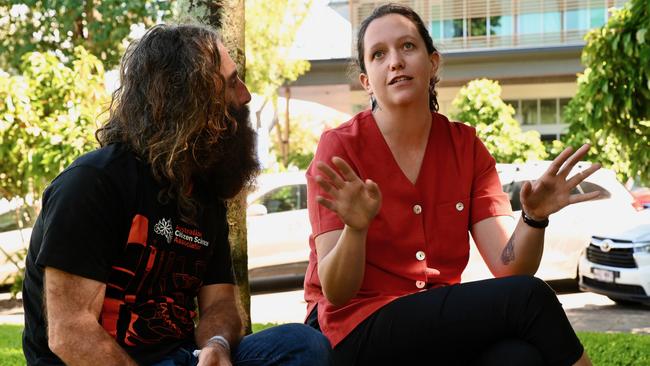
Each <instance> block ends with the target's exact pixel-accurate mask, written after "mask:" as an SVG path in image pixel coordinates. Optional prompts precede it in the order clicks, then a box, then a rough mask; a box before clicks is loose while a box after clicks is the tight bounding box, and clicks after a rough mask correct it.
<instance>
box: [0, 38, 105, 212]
mask: <svg viewBox="0 0 650 366" xmlns="http://www.w3.org/2000/svg"><path fill="white" fill-rule="evenodd" d="M72 58H73V59H72V61H71V63H70V65H65V64H63V63H62V62H61V61H60V60H59V59H58V58H57V56H56V55H55V54H54V53H53V52H46V53H40V52H30V53H27V54H25V55H24V56H23V59H22V64H21V70H20V71H21V73H22V75H16V76H10V75H9V74H7V73H0V178H1V179H0V197H4V198H7V199H11V198H14V197H23V198H28V199H31V200H36V199H37V197H40V194H41V192H42V191H43V190H44V188H45V187H46V185H47V184H49V182H50V181H51V180H52V179H54V177H56V175H58V174H59V172H61V170H63V168H65V167H66V166H67V165H69V164H70V163H71V162H72V161H73V160H74V159H75V158H77V157H78V156H79V155H81V154H82V153H84V152H86V151H89V150H91V149H92V148H93V147H95V146H96V143H95V139H94V136H93V134H94V131H95V130H96V128H97V125H96V123H95V121H96V119H97V117H98V116H99V115H100V114H101V113H102V111H103V110H104V109H105V108H106V107H107V103H108V95H107V93H106V92H105V87H104V67H103V66H102V63H101V61H99V60H98V59H97V58H96V57H95V56H93V55H91V54H90V53H88V51H86V50H85V49H84V48H83V47H81V46H79V47H76V48H75V50H74V52H73V54H72Z"/></svg>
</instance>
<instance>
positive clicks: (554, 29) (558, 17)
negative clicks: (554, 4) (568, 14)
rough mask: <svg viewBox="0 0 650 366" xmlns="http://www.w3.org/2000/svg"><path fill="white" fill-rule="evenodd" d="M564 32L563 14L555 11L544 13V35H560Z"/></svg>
mask: <svg viewBox="0 0 650 366" xmlns="http://www.w3.org/2000/svg"><path fill="white" fill-rule="evenodd" d="M561 31H562V14H560V12H558V11H555V12H551V13H544V33H559V32H561Z"/></svg>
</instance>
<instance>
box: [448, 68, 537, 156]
mask: <svg viewBox="0 0 650 366" xmlns="http://www.w3.org/2000/svg"><path fill="white" fill-rule="evenodd" d="M452 105H453V107H454V110H453V111H452V113H451V114H450V116H451V118H453V119H456V120H458V121H463V122H465V123H467V124H469V125H471V126H474V127H475V128H476V134H477V135H478V137H479V138H480V139H481V141H483V143H484V144H485V146H486V147H487V149H488V151H490V153H491V154H492V156H494V158H495V159H496V161H497V162H499V163H513V162H525V161H527V160H541V159H544V158H546V156H547V154H546V151H545V149H544V145H543V144H542V142H541V141H540V135H539V132H537V131H528V132H522V131H521V128H520V127H519V123H518V122H517V121H516V120H515V119H514V118H513V117H512V116H513V115H514V112H515V111H514V109H513V108H512V107H511V106H509V105H508V104H506V103H505V102H504V101H503V100H502V99H501V86H499V83H497V82H496V81H492V80H488V79H480V80H478V79H477V80H472V81H470V82H469V83H468V84H467V85H466V86H464V87H463V88H461V90H460V91H459V92H458V95H456V98H454V100H453V102H452Z"/></svg>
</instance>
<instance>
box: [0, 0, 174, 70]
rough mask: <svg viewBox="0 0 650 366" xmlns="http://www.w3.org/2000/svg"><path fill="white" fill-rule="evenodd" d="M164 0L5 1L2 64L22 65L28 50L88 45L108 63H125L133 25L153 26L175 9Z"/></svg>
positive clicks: (0, 9)
mask: <svg viewBox="0 0 650 366" xmlns="http://www.w3.org/2000/svg"><path fill="white" fill-rule="evenodd" d="M169 6H170V2H169V1H160V0H136V1H123V0H101V1H97V0H82V1H80V0H59V1H54V2H53V1H27V0H9V1H3V2H2V4H1V5H0V14H3V15H2V16H0V67H4V68H5V69H9V68H13V69H18V68H19V66H20V62H21V60H22V56H23V55H24V54H26V53H28V52H32V51H39V52H46V51H54V52H57V53H59V55H60V56H66V57H73V56H74V50H75V47H77V46H83V47H85V48H86V50H88V52H90V53H91V54H93V55H95V56H96V57H98V58H99V59H100V60H102V61H103V63H104V64H105V65H106V67H107V68H112V67H113V66H116V65H118V64H119V61H120V57H121V56H122V52H123V49H124V46H125V39H126V38H127V37H128V35H129V33H130V32H131V28H132V27H133V26H137V25H139V24H143V25H144V26H146V27H148V26H151V25H153V24H155V23H156V22H157V21H158V20H159V19H161V18H164V17H165V16H166V15H168V14H169Z"/></svg>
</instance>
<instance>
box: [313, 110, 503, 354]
mask: <svg viewBox="0 0 650 366" xmlns="http://www.w3.org/2000/svg"><path fill="white" fill-rule="evenodd" d="M332 156H339V157H341V158H343V159H344V160H345V161H347V162H348V164H350V166H351V167H352V168H353V169H354V170H355V172H356V173H357V175H359V177H360V178H361V179H367V178H370V179H372V180H373V181H375V182H376V183H377V184H378V185H379V189H380V190H381V192H382V206H381V209H380V211H379V213H378V214H377V216H376V217H375V219H374V220H373V222H372V223H371V225H370V228H369V230H368V235H367V239H366V268H365V276H364V279H363V283H362V285H361V288H360V290H359V292H358V293H357V295H356V296H355V297H354V298H353V299H351V300H350V301H349V302H348V303H347V304H345V305H343V306H341V307H336V306H334V305H332V304H330V303H329V301H327V299H326V298H325V296H324V295H323V292H322V291H321V286H320V281H319V279H318V258H317V255H316V247H315V243H314V238H315V237H317V236H318V235H320V234H322V233H325V232H328V231H332V230H340V229H343V227H344V224H343V222H341V220H340V219H339V218H338V216H336V214H335V213H333V212H331V211H329V210H328V209H326V208H325V207H322V206H320V205H319V204H318V203H317V202H316V196H317V195H323V196H326V194H325V193H324V192H322V190H321V188H320V187H319V186H318V184H317V183H316V181H315V180H314V177H315V176H316V175H318V174H319V173H318V171H317V170H316V167H315V164H312V165H311V166H310V167H309V169H308V170H307V187H308V189H307V192H308V203H307V207H308V210H309V219H310V221H311V226H312V235H311V236H310V238H309V246H310V247H311V253H310V256H309V267H308V268H307V273H306V276H305V300H306V301H307V314H309V313H310V312H311V311H312V309H313V308H314V306H315V305H316V304H318V321H319V324H320V327H321V330H322V331H323V333H324V334H325V336H327V338H328V339H329V340H330V342H331V344H332V347H334V346H336V345H337V344H338V343H339V342H340V341H341V340H343V339H344V338H345V337H346V336H347V335H348V334H349V333H350V332H351V331H352V330H353V329H354V328H355V327H356V326H357V325H358V324H359V323H361V322H362V321H363V320H364V319H366V318H367V317H368V316H369V315H371V314H372V313H374V312H375V311H376V310H377V309H379V308H381V307H382V306H384V305H386V304H387V303H389V302H391V301H393V300H395V299H396V298H398V297H400V296H404V295H408V294H412V293H414V292H417V291H421V290H423V289H427V288H431V287H438V286H445V285H450V284H455V283H458V282H460V275H461V273H462V272H463V270H464V269H465V266H466V265H467V260H468V257H469V228H470V227H471V225H472V224H474V223H477V222H479V221H481V220H483V219H485V218H488V217H493V216H500V215H512V210H511V208H510V202H509V201H508V196H507V195H506V194H505V193H503V190H502V188H501V183H500V182H499V177H498V175H497V172H496V169H495V161H494V158H492V156H491V155H490V153H489V152H488V151H487V149H486V148H485V146H484V145H483V143H482V142H481V141H480V140H479V139H478V137H476V134H475V130H474V128H472V127H470V126H467V125H464V124H462V123H452V122H449V120H448V119H447V118H446V117H445V116H443V115H441V114H438V113H433V114H432V126H431V130H430V133H429V141H428V143H427V147H426V152H425V155H424V158H423V161H422V167H421V169H420V173H419V176H418V178H417V182H416V183H415V184H413V183H411V181H409V180H408V178H407V177H406V176H405V175H404V173H403V172H402V170H401V169H400V167H399V166H398V165H397V162H396V161H395V159H394V158H393V155H392V153H391V151H390V149H389V147H388V145H387V144H386V141H385V140H384V138H383V136H382V134H381V131H380V130H379V127H378V126H377V123H376V122H375V119H374V118H373V116H372V113H371V112H370V111H368V110H367V111H364V112H361V113H359V114H357V115H356V116H355V117H353V118H352V120H350V121H348V122H346V123H344V124H342V125H341V126H339V127H337V128H335V129H332V130H329V131H326V132H324V133H323V135H322V136H321V139H320V142H319V144H318V149H317V151H316V156H315V157H314V161H323V162H327V163H330V162H331V158H332ZM428 268H435V269H438V270H439V271H440V275H439V276H429V275H428V272H429V271H427V269H428Z"/></svg>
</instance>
